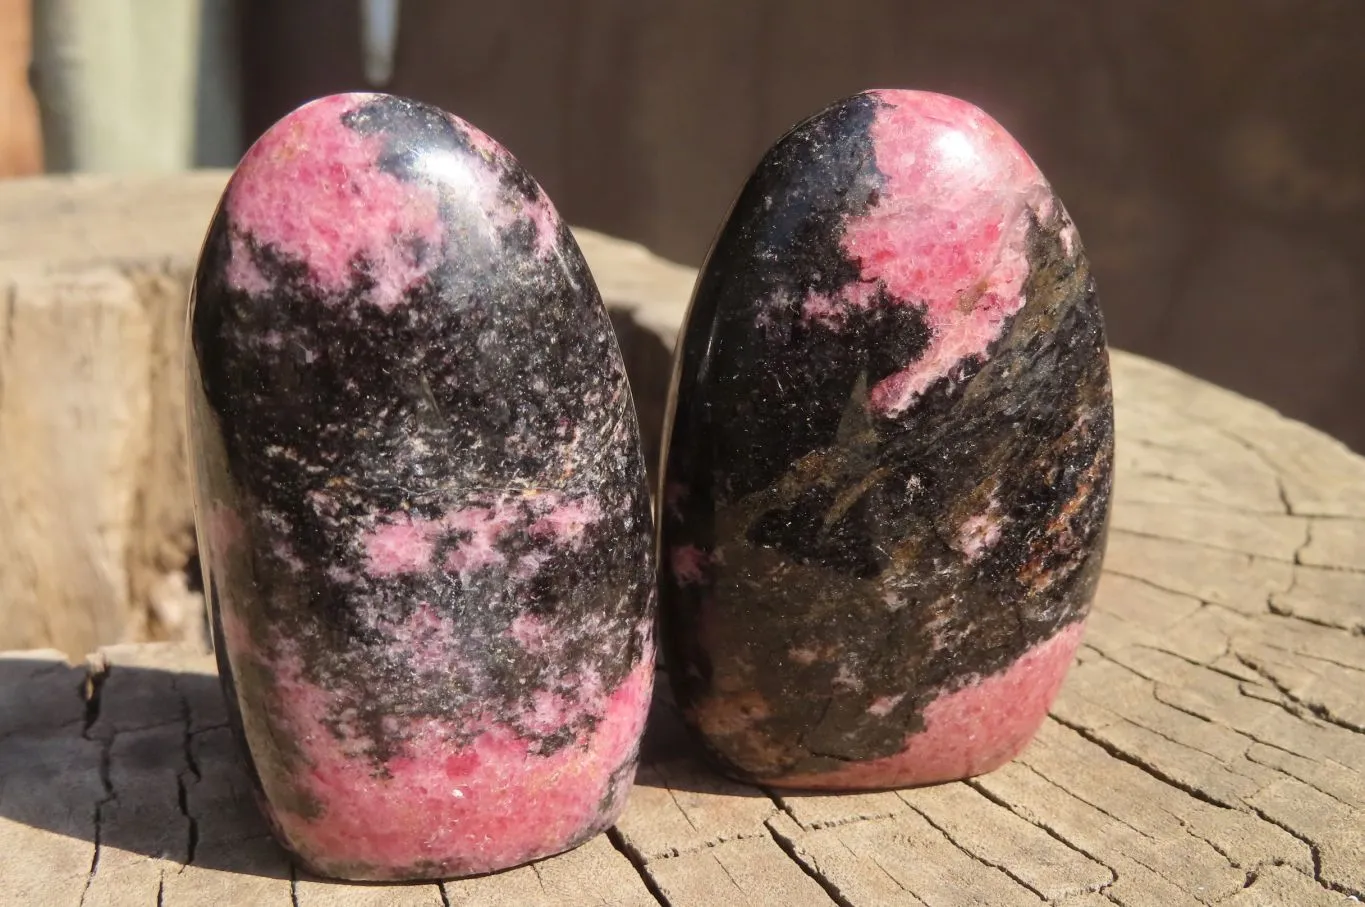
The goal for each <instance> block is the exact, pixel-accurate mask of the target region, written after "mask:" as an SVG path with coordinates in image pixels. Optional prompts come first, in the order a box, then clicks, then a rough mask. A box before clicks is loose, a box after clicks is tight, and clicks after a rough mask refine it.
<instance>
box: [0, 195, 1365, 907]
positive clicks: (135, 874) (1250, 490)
mask: <svg viewBox="0 0 1365 907" xmlns="http://www.w3.org/2000/svg"><path fill="white" fill-rule="evenodd" d="M197 179H207V178H205V177H198V178H197ZM205 194H206V195H207V194H208V193H205ZM178 203H179V202H176V201H175V200H174V199H170V200H168V201H166V202H165V204H168V205H174V204H178ZM45 210H47V211H49V212H53V211H54V209H53V208H52V207H49V208H48V209H45ZM200 213H203V214H204V217H205V219H206V218H207V214H206V212H202V211H201V212H200ZM12 216H13V210H12V209H11V210H10V211H9V212H8V213H6V209H5V207H4V205H3V199H0V226H4V225H5V224H6V218H10V217H12ZM61 216H62V215H60V214H59V213H51V214H50V217H49V218H48V219H47V220H46V221H43V222H39V223H36V224H35V226H34V230H35V231H39V232H41V231H42V230H51V229H53V228H52V226H51V223H52V220H53V219H57V220H60V218H61ZM44 224H46V225H44ZM76 226H77V225H74V224H72V225H70V228H71V229H75V228H76ZM192 236H193V241H194V242H197V234H192ZM123 241H126V240H123ZM16 242H17V241H16V240H14V239H13V238H12V237H8V238H7V237H3V236H0V265H3V264H4V259H5V257H6V255H5V251H6V249H7V248H8V250H9V251H11V252H12V250H13V248H14V246H15V244H16ZM182 242H183V238H182ZM7 243H8V246H7ZM584 244H585V251H586V252H587V254H588V257H589V259H590V261H591V262H592V264H593V267H594V270H595V271H596V272H597V275H598V278H599V281H600V282H601V283H602V285H603V289H604V295H606V296H607V297H608V298H609V299H614V300H616V301H618V302H621V301H622V300H625V302H624V303H622V304H621V305H618V306H617V310H618V311H617V315H618V328H619V329H620V330H621V331H622V334H623V336H624V337H626V338H627V340H626V347H627V356H628V358H629V357H630V356H631V355H632V350H635V351H636V352H637V354H638V355H637V357H636V362H635V364H634V366H633V377H634V378H635V379H636V382H637V386H636V393H637V395H639V396H640V397H641V403H642V409H643V410H644V411H645V412H644V418H645V420H646V422H648V420H649V419H651V418H656V417H657V408H658V405H659V402H660V401H659V399H658V387H659V384H658V381H659V380H662V379H659V378H658V374H659V373H660V372H662V373H666V371H667V369H666V366H661V365H660V361H659V348H661V347H662V346H663V345H664V343H671V341H672V334H673V331H674V329H675V328H676V325H677V323H678V320H679V318H680V317H681V311H682V307H683V304H684V299H685V296H686V293H687V292H688V289H689V281H690V274H689V272H687V271H686V270H685V269H679V268H676V267H672V266H666V265H663V264H661V263H659V262H658V261H657V260H655V259H652V258H651V257H650V256H648V255H647V254H646V253H644V252H643V251H642V250H640V249H639V248H638V247H631V246H628V245H623V244H616V243H614V242H613V241H611V240H608V239H605V238H601V237H595V236H592V235H591V234H585V241H584ZM122 260H125V261H127V260H129V259H128V257H127V256H126V255H124V257H123V259H122ZM163 262H164V259H163ZM172 270H174V269H172ZM48 273H51V269H49V271H48ZM105 273H106V277H107V279H109V280H111V281H114V278H115V277H118V276H119V275H122V277H123V278H124V279H129V278H128V275H129V273H130V271H129V269H128V268H127V267H126V266H125V267H124V268H123V269H122V270H116V273H115V274H114V275H113V276H109V273H108V272H105ZM131 273H132V274H133V278H132V279H134V280H136V277H137V274H138V273H147V272H145V271H144V272H138V271H136V269H134V270H133V271H132V272H131ZM68 277H69V274H68ZM7 279H10V280H15V279H17V278H14V277H12V276H11V277H8V278H7ZM64 279H65V278H64ZM174 279H176V280H179V279H181V278H179V277H177V278H174ZM114 282H115V283H116V281H114ZM119 292H122V291H121V290H120V291H119ZM10 298H11V299H13V298H14V296H13V291H12V290H11V297H10ZM62 298H63V299H67V300H69V299H71V298H74V297H72V296H71V294H69V293H68V294H67V295H66V296H63V297H62ZM108 298H109V299H117V298H119V297H118V296H117V294H114V293H112V292H111V294H110V295H109V296H108ZM147 298H148V297H147V296H146V295H141V294H139V295H137V296H136V299H137V300H139V305H141V306H142V307H143V310H144V311H145V310H146V307H147V305H148V303H147V302H146V300H147ZM164 304H166V305H170V304H171V303H170V302H165V303H164ZM129 305H131V303H129ZM113 310H114V311H118V308H117V306H115V307H114V309H113ZM81 311H84V310H81ZM10 317H11V319H13V315H12V314H11V316H10ZM25 317H36V316H27V315H26V316H25ZM163 317H164V318H166V319H167V320H168V321H170V320H174V319H173V318H171V316H170V315H164V314H163V315H162V316H157V317H156V318H153V319H152V321H153V323H155V324H159V323H161V321H160V319H161V318H163ZM11 323H14V322H13V321H11ZM116 323H118V324H122V322H116ZM158 330H161V329H160V328H156V327H153V328H151V329H149V331H150V335H151V336H152V337H153V338H155V337H156V336H157V334H156V332H157V331H158ZM632 331H639V332H640V336H639V337H637V338H636V340H635V341H632V340H630V339H629V338H630V337H631V336H632V335H631V332H632ZM3 336H4V331H0V337H3ZM80 336H86V335H80ZM91 336H107V335H102V334H98V332H96V334H92V335H91ZM117 336H119V337H124V336H125V335H124V334H121V333H120V334H117ZM127 336H134V335H131V334H130V335H127ZM135 339H136V338H135ZM119 342H120V343H123V342H124V341H123V340H120V341H119ZM144 342H146V343H150V344H151V345H152V346H153V347H155V343H156V341H155V340H154V339H153V340H150V341H144V340H143V339H136V343H139V344H141V343H144ZM128 343H129V345H130V348H131V345H132V343H133V341H128ZM93 348H98V347H93ZM93 348H92V349H93ZM650 351H653V352H650ZM5 355H10V356H13V352H12V351H11V352H10V353H8V354H5ZM139 355H140V354H139ZM4 365H5V363H4V361H3V359H0V369H2V368H3V367H4ZM11 368H12V367H11ZM1114 372H1115V375H1114V377H1115V390H1116V396H1117V402H1116V410H1117V419H1118V461H1119V474H1118V479H1117V485H1116V504H1115V510H1114V520H1113V531H1112V536H1111V541H1110V547H1109V554H1108V558H1107V561H1106V572H1105V577H1104V580H1103V582H1102V583H1101V586H1100V590H1099V594H1098V598H1097V601H1096V607H1095V612H1094V614H1093V616H1092V618H1091V620H1090V624H1089V627H1088V630H1087V633H1086V639H1085V644H1084V646H1083V648H1082V650H1081V653H1080V661H1079V664H1078V665H1077V666H1076V667H1075V668H1074V670H1073V672H1072V673H1071V675H1070V677H1069V678H1068V680H1067V683H1066V686H1065V687H1064V689H1063V692H1062V695H1061V697H1060V699H1059V701H1058V702H1057V704H1056V706H1055V708H1054V709H1053V713H1052V717H1051V718H1050V719H1049V720H1048V721H1047V723H1046V725H1045V726H1044V728H1043V730H1042V732H1041V734H1040V735H1039V737H1038V739H1037V740H1036V741H1035V742H1034V743H1033V745H1032V746H1030V747H1029V749H1028V750H1027V751H1026V752H1025V753H1024V754H1023V755H1022V756H1021V757H1020V758H1019V759H1017V760H1016V761H1014V762H1013V763H1011V764H1009V765H1007V766H1005V767H1004V768H1002V769H1000V770H999V771H997V772H994V773H992V774H990V775H987V776H984V777H981V778H977V779H974V780H972V781H969V782H966V783H957V784H948V785H942V786H937V787H932V788H923V789H916V790H907V791H897V792H880V793H868V794H857V795H849V796H831V795H798V794H787V793H777V792H770V791H764V790H761V789H758V788H753V787H747V786H744V785H740V784H736V783H732V782H728V781H725V780H723V779H720V778H719V777H717V776H716V775H714V774H713V773H711V772H710V771H709V770H708V769H707V768H706V767H705V766H704V765H703V764H702V763H700V762H699V761H698V760H697V758H696V756H695V753H694V752H693V751H692V749H691V747H690V745H689V743H688V742H687V740H686V738H685V735H684V734H683V733H682V732H681V728H680V726H679V724H678V721H677V717H676V714H675V713H674V711H673V709H672V706H671V703H670V700H669V699H668V697H667V696H666V695H663V694H662V693H661V695H660V696H659V697H658V701H657V702H656V708H655V712H654V714H653V716H652V718H651V726H650V730H649V733H648V736H647V739H646V745H645V754H644V761H643V764H642V768H641V770H640V774H639V778H638V783H637V786H636V788H635V791H634V793H633V794H632V796H631V801H630V806H629V809H628V810H627V812H626V814H625V816H624V817H623V818H622V819H621V821H620V822H619V823H618V825H617V826H616V827H615V828H614V829H613V830H612V831H611V832H610V833H609V834H607V835H604V836H602V837H599V838H597V839H595V840H594V841H592V842H590V843H588V844H586V845H584V846H583V847H581V848H579V849H578V850H575V851H573V852H571V853H568V854H564V855H561V856H558V857H553V858H551V859H548V860H544V861H541V862H540V863H537V864H534V865H532V866H529V867H523V868H521V869H515V870H512V871H510V872H506V873H502V874H498V875H494V876H487V877H483V878H478V879H472V880H463V881H455V882H448V883H445V884H444V885H434V884H423V885H415V886H364V885H342V884H333V883H329V882H324V881H320V880H317V879H313V878H310V877H307V876H306V875H304V874H302V873H300V872H299V871H297V870H296V869H295V868H293V867H292V866H291V864H290V861H289V859H288V858H287V857H286V855H285V854H284V853H283V852H282V851H281V850H280V849H279V848H278V847H277V846H276V845H275V844H274V843H273V842H272V840H271V839H270V837H269V836H268V834H267V832H266V829H265V826H264V824H263V821H262V819H261V817H260V815H259V813H258V812H257V811H256V808H255V806H254V804H253V803H252V801H251V798H250V795H249V791H248V785H247V780H246V776H245V774H244V770H243V767H242V764H241V762H240V761H239V759H238V757H237V753H236V750H235V748H234V744H233V741H232V740H231V738H230V735H229V733H228V731H227V729H226V727H225V720H226V719H225V714H224V710H223V702H222V698H221V694H220V692H219V689H218V686H217V680H216V678H215V677H214V674H213V661H212V658H211V656H209V655H208V654H207V653H205V652H204V651H202V650H200V649H197V648H195V647H192V646H184V645H181V646H176V645H169V644H148V645H125V646H113V647H106V648H102V649H100V650H99V651H98V652H97V653H96V654H95V655H94V656H92V657H91V658H90V659H89V662H88V663H87V664H86V665H84V666H78V667H72V666H70V665H68V664H67V663H66V661H65V659H64V657H63V656H62V655H61V654H59V653H57V652H54V651H50V650H49V651H28V652H10V653H6V654H4V655H0V905H3V907H8V905H10V904H15V905H20V904H23V905H28V904H42V905H49V904H50V905H58V907H60V905H72V907H75V905H97V904H117V905H122V904H130V905H146V907H152V905H180V904H186V905H199V904H215V903H216V904H249V905H258V904H259V905H272V904H278V905H281V907H285V905H291V904H294V905H303V907H306V905H338V907H339V905H353V904H354V905H359V904H366V905H381V904H382V905H390V904H392V905H408V904H413V905H432V907H437V905H442V904H451V905H509V907H511V905H516V907H536V905H547V907H549V905H555V907H559V905H563V907H574V905H652V904H657V903H663V904H668V905H671V907H687V905H698V907H714V905H724V904H727V903H743V904H747V905H779V907H805V905H830V904H838V905H859V907H862V905H867V907H896V905H920V904H927V905H954V904H961V905H977V904H1039V903H1049V904H1067V905H1073V907H1093V905H1101V904H1109V903H1117V904H1122V905H1130V907H1138V905H1161V907H1170V905H1182V904H1229V905H1235V907H1251V905H1264V907H1271V905H1290V904H1292V905H1318V904H1322V905H1328V904H1346V903H1347V902H1348V899H1349V898H1351V897H1354V898H1356V899H1359V898H1361V897H1362V896H1365V459H1362V458H1360V457H1358V456H1356V455H1355V454H1352V453H1351V452H1350V451H1348V450H1347V449H1346V448H1344V447H1343V446H1342V445H1340V444H1338V443H1337V442H1335V441H1333V440H1331V439H1330V438H1328V437H1326V436H1324V435H1322V434H1320V433H1318V432H1315V431H1313V430H1311V429H1309V428H1307V427H1305V426H1303V425H1300V424H1298V423H1295V422H1292V421H1290V420H1287V419H1284V418H1282V417H1280V416H1278V415H1277V414H1276V413H1274V412H1273V411H1271V410H1270V409H1268V408H1266V407H1264V406H1261V405H1260V404H1256V403H1253V402H1251V401H1248V400H1245V399H1243V398H1240V397H1238V396H1236V395H1234V394H1231V393H1228V392H1227V391H1224V390H1221V389H1219V388H1216V387H1213V386H1211V385H1208V384H1205V383H1202V382H1199V381H1196V380H1194V379H1192V378H1189V377H1188V376H1186V375H1183V374H1181V373H1179V372H1176V371H1174V370H1172V369H1169V368H1166V367H1163V366H1160V365H1157V364H1154V363H1152V362H1148V361H1145V360H1142V359H1138V358H1136V357H1133V356H1129V355H1125V354H1122V353H1116V354H1115V355H1114ZM2 373H3V371H0V374H2ZM643 376H652V377H643ZM100 392H101V393H102V392H103V391H102V390H101V391H100ZM0 393H6V391H5V390H4V389H3V388H0ZM166 393H167V392H166V390H165V389H164V388H153V389H152V390H149V391H148V399H147V401H145V404H144V403H136V404H128V406H129V407H131V408H130V410H129V411H130V412H143V411H144V410H143V409H138V407H145V411H146V412H152V411H155V410H156V408H157V406H158V405H161V404H158V402H157V401H158V400H162V401H163V403H164V398H165V395H166ZM13 405H14V404H13V401H12V400H11V401H10V402H9V403H7V402H6V401H5V399H4V398H0V420H3V419H4V418H11V417H10V416H8V415H7V413H8V412H9V411H10V410H8V409H7V407H11V406H13ZM130 418H132V417H130ZM136 418H144V417H143V416H137V417H136ZM140 424H145V423H140ZM4 430H5V427H4V424H3V422H2V421H0V442H3V439H4V437H5V435H4ZM156 443H157V442H155V440H153V441H152V442H151V444H152V447H153V448H155V446H156ZM165 443H167V444H172V446H173V442H172V441H167V442H165ZM8 465H9V461H8V460H6V466H7V468H8ZM61 475H68V474H66V473H62V474H61ZM3 481H5V482H6V483H10V484H11V487H10V488H8V489H7V488H0V492H3V493H4V494H10V495H11V497H12V491H13V487H12V486H13V483H14V482H15V480H14V479H13V478H10V477H8V476H7V477H5V479H4V480H3ZM137 481H138V482H140V483H142V484H146V483H148V482H153V481H156V480H155V479H154V478H152V477H147V476H146V475H145V474H144V475H143V478H140V479H138V480H137ZM161 481H164V479H163V480H161ZM29 487H31V486H29ZM101 487H102V486H101ZM172 487H173V482H172ZM102 493H104V492H102ZM176 493H180V492H176ZM4 494H0V503H3V501H4V500H5V498H4ZM76 503H79V502H73V504H72V506H73V507H74V505H75V504H76ZM175 503H176V502H175V501H174V500H172V501H171V504H175ZM167 506H168V507H169V506H170V505H169V504H168V505H167ZM177 506H183V502H182V504H178V505H177ZM172 509H173V508H172ZM176 512H181V513H183V511H176ZM0 538H6V537H5V536H4V534H3V533H2V532H0ZM11 538H12V536H11ZM20 541H23V540H22V539H21V540H20ZM8 543H9V542H8V541H7V542H6V544H8ZM111 557H112V555H111ZM75 580H79V577H76V578H75ZM51 581H52V582H54V583H56V582H57V580H51ZM5 588H8V587H5ZM88 594H89V595H95V594H96V593H95V592H89V593H88ZM109 594H113V593H109ZM123 595H124V598H123V599H122V601H124V602H125V603H128V602H133V601H135V597H134V596H132V594H131V593H128V592H127V591H126V587H125V591H124V593H123ZM126 606H127V607H133V605H132V604H128V605H126ZM6 607H11V606H9V605H8V604H7V603H6V602H5V601H4V600H3V598H0V608H6Z"/></svg>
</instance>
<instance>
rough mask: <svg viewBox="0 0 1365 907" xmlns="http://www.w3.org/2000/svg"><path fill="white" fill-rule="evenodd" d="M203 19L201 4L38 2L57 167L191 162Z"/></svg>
mask: <svg viewBox="0 0 1365 907" xmlns="http://www.w3.org/2000/svg"><path fill="white" fill-rule="evenodd" d="M200 18H201V0H100V2H98V3H91V2H88V0H33V56H34V69H35V85H34V88H35V91H36V94H37V96H38V101H39V109H40V115H41V121H42V131H43V142H44V147H45V149H46V151H47V169H48V170H49V171H56V172H61V171H87V170H88V171H103V172H111V173H120V172H138V171H170V170H181V169H185V168H187V167H189V166H191V165H192V163H193V161H194V123H195V115H194V99H195V88H196V80H197V78H198V65H197V63H198V57H199V28H200Z"/></svg>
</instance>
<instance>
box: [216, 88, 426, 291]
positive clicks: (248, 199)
mask: <svg viewBox="0 0 1365 907" xmlns="http://www.w3.org/2000/svg"><path fill="white" fill-rule="evenodd" d="M369 100H371V96H368V95H362V94H354V95H335V96H332V97H327V98H323V99H321V100H318V101H314V102H313V103H311V104H307V105H305V106H304V107H301V108H300V109H298V110H297V111H295V112H294V113H292V114H290V116H289V117H288V118H286V119H285V120H283V121H281V122H280V123H278V124H276V125H275V126H274V127H272V128H271V129H270V130H268V131H267V132H266V133H265V135H263V136H261V138H260V139H259V140H258V141H257V142H256V143H255V144H254V145H252V146H251V148H250V150H248V151H247V153H246V156H245V157H244V158H243V159H242V163H241V164H240V165H239V166H238V168H237V172H236V173H235V174H234V176H233V178H232V183H231V185H230V186H229V187H228V190H227V213H228V216H229V218H230V219H231V223H232V226H233V230H234V233H233V234H232V238H231V244H232V248H231V257H230V261H229V263H228V267H227V279H228V283H229V284H230V285H232V286H234V287H236V288H237V289H240V290H244V291H245V292H247V293H257V294H259V293H262V292H265V291H266V290H268V289H270V282H269V281H268V280H267V279H266V278H265V277H264V276H263V275H262V274H261V273H260V270H259V269H258V268H257V267H256V264H255V262H254V261H253V260H252V258H251V255H250V254H249V251H248V248H247V244H246V236H250V237H251V238H252V239H254V240H255V242H256V243H258V244H267V245H270V246H273V247H274V248H275V249H276V250H277V251H278V252H280V253H283V254H284V255H286V256H288V257H289V258H292V259H295V260H297V261H301V262H303V263H304V264H305V265H307V266H308V271H309V274H310V275H311V276H312V278H313V279H314V280H315V281H316V282H317V283H318V285H319V287H320V289H322V290H323V291H324V292H327V293H341V292H344V291H345V290H346V289H347V288H349V287H350V286H351V285H352V282H353V280H354V273H353V265H354V263H355V262H356V261H357V260H358V259H359V258H362V257H363V258H364V259H365V260H366V261H368V262H369V263H370V266H371V267H370V273H371V275H372V277H373V278H374V280H375V281H376V283H375V286H374V287H373V289H372V290H371V291H370V294H369V299H370V301H371V302H373V303H374V304H375V305H377V306H379V307H380V308H381V309H384V310H386V311H387V310H390V309H393V308H395V307H396V306H398V305H400V304H401V303H402V302H403V299H404V296H405V294H406V293H407V292H408V291H409V290H410V289H411V288H412V287H413V286H414V285H415V284H417V283H418V282H419V281H421V280H422V279H423V278H424V277H425V276H426V275H427V273H428V272H429V271H430V270H431V269H432V268H433V267H434V266H435V265H436V263H437V262H438V261H439V260H440V258H441V254H440V249H441V246H442V243H443V241H444V226H443V224H442V221H441V217H440V211H439V208H438V202H439V197H438V194H437V192H436V190H435V189H434V188H433V187H432V186H430V185H427V184H424V183H420V182H405V181H403V180H400V179H398V178H397V177H395V176H393V175H392V174H390V173H387V172H385V171H384V170H382V169H380V167H379V156H380V153H381V150H382V147H383V139H382V138H381V137H380V136H377V135H376V136H366V135H362V134H361V133H359V132H357V131H355V130H353V129H350V128H348V127H347V126H346V125H345V124H343V123H342V121H341V118H342V117H343V116H345V115H346V114H347V113H350V112H352V111H354V110H356V109H357V108H359V107H361V106H362V105H364V104H365V103H366V102H367V101H369ZM421 249H426V250H428V251H426V252H425V253H423V252H421V251H419V250H421Z"/></svg>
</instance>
